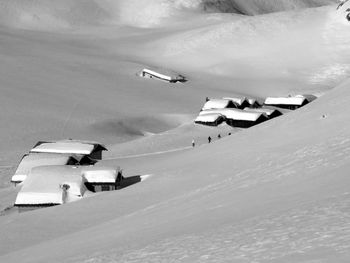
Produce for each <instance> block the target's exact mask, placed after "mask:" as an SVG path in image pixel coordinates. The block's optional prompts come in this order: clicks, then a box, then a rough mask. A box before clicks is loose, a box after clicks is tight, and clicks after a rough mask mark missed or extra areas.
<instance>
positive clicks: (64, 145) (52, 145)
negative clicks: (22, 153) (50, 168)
mask: <svg viewBox="0 0 350 263" xmlns="http://www.w3.org/2000/svg"><path fill="white" fill-rule="evenodd" d="M94 150H107V149H106V147H105V146H104V145H103V144H100V143H98V142H92V141H81V140H59V141H52V142H38V143H37V144H36V145H35V146H34V147H33V149H32V150H30V152H37V153H38V152H42V153H70V154H84V155H86V154H91V153H92V152H93V151H94Z"/></svg>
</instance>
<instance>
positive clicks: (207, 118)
mask: <svg viewBox="0 0 350 263" xmlns="http://www.w3.org/2000/svg"><path fill="white" fill-rule="evenodd" d="M221 117H223V116H222V115H221V114H219V113H207V114H202V115H199V116H198V117H197V118H196V120H195V122H215V121H217V120H218V119H219V118H221Z"/></svg>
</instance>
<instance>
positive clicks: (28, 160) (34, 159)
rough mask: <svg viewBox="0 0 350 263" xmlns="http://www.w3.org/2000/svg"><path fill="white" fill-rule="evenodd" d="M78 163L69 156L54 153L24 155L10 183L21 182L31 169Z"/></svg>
mask: <svg viewBox="0 0 350 263" xmlns="http://www.w3.org/2000/svg"><path fill="white" fill-rule="evenodd" d="M78 163H79V161H78V160H77V159H76V158H74V157H73V156H72V155H69V154H56V153H31V154H25V155H24V156H23V157H22V159H21V161H20V163H19V165H18V167H17V169H16V171H15V174H14V175H13V176H12V178H11V182H12V183H14V184H18V183H21V182H23V181H24V180H25V179H26V178H27V176H28V174H29V173H30V171H31V169H33V168H34V167H37V166H46V165H75V164H78Z"/></svg>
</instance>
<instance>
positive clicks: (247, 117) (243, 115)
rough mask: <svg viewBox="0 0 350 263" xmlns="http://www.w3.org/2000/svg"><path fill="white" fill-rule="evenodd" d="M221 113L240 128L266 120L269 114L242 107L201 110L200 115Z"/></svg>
mask: <svg viewBox="0 0 350 263" xmlns="http://www.w3.org/2000/svg"><path fill="white" fill-rule="evenodd" d="M206 114H221V115H222V116H224V117H225V121H226V123H227V124H228V125H230V126H233V127H238V128H249V127H251V126H254V125H257V124H259V123H261V122H264V121H266V120H267V119H268V118H267V115H266V114H265V113H261V112H248V111H244V110H240V109H212V110H205V111H201V112H200V113H199V115H200V116H201V115H206Z"/></svg>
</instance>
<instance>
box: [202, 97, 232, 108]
mask: <svg viewBox="0 0 350 263" xmlns="http://www.w3.org/2000/svg"><path fill="white" fill-rule="evenodd" d="M226 108H237V105H236V103H234V102H233V101H232V100H229V99H210V100H208V101H207V102H206V103H205V104H204V106H203V108H202V110H211V109H226Z"/></svg>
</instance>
